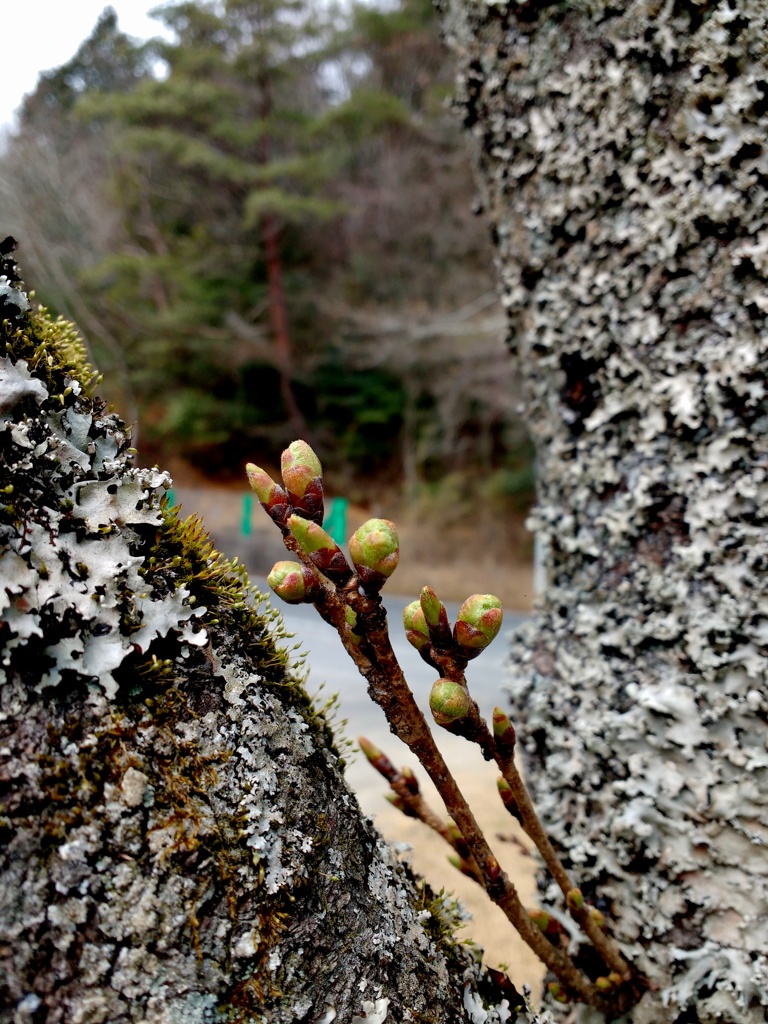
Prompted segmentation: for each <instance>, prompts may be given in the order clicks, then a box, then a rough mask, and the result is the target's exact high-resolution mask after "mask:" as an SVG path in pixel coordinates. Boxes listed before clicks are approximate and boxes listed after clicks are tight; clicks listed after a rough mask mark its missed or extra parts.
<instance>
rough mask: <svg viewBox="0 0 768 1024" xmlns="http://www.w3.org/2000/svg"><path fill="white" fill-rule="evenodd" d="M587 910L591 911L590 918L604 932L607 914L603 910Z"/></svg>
mask: <svg viewBox="0 0 768 1024" xmlns="http://www.w3.org/2000/svg"><path fill="white" fill-rule="evenodd" d="M587 909H588V910H589V916H590V917H591V918H592V920H593V921H594V922H595V924H596V925H597V927H598V928H599V929H600V930H601V931H602V930H603V929H604V928H605V914H604V913H603V912H602V910H598V909H597V907H588V908H587Z"/></svg>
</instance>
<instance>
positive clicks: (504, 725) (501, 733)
mask: <svg viewBox="0 0 768 1024" xmlns="http://www.w3.org/2000/svg"><path fill="white" fill-rule="evenodd" d="M493 735H494V737H495V738H496V743H497V746H498V748H499V749H500V750H504V751H507V752H509V751H514V749H515V740H516V739H517V736H516V733H515V727H514V725H512V723H511V722H510V720H509V718H508V717H507V715H505V714H504V712H503V711H502V710H501V708H500V707H495V708H494V709H493Z"/></svg>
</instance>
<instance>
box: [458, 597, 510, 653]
mask: <svg viewBox="0 0 768 1024" xmlns="http://www.w3.org/2000/svg"><path fill="white" fill-rule="evenodd" d="M502 619H503V613H502V610H501V601H499V599H498V597H494V596H493V594H473V595H472V596H471V597H468V598H467V600H466V601H465V602H464V604H463V605H462V606H461V608H459V614H458V615H457V616H456V625H455V626H454V627H453V637H454V639H455V640H456V643H458V644H460V645H461V647H463V648H464V650H465V654H467V655H469V657H475V656H476V655H477V654H479V653H480V651H482V650H483V648H485V647H487V646H488V644H489V643H491V641H492V640H493V639H494V637H495V636H496V635H497V634H498V632H499V630H500V629H501V622H502Z"/></svg>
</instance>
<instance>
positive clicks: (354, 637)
mask: <svg viewBox="0 0 768 1024" xmlns="http://www.w3.org/2000/svg"><path fill="white" fill-rule="evenodd" d="M344 618H345V619H346V620H347V636H348V637H349V639H350V640H351V641H352V643H353V644H355V646H357V644H359V643H361V642H362V639H363V638H362V636H361V634H360V633H356V632H355V626H356V625H357V612H356V611H355V609H354V608H350V607H349V605H347V606H346V607H345V608H344Z"/></svg>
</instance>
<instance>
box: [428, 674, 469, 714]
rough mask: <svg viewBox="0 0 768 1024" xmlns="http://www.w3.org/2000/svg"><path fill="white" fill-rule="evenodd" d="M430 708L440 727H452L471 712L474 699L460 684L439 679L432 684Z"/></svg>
mask: <svg viewBox="0 0 768 1024" xmlns="http://www.w3.org/2000/svg"><path fill="white" fill-rule="evenodd" d="M429 707H430V710H431V711H432V717H433V718H434V720H435V721H436V722H437V724H438V725H452V724H453V723H454V722H458V721H459V720H460V719H462V718H464V716H465V715H467V714H468V713H469V712H470V711H471V709H472V699H471V698H470V696H469V694H468V693H467V691H466V690H465V689H464V687H463V686H462V685H461V684H460V683H455V682H453V681H452V680H451V679H438V680H437V681H436V682H435V683H433V684H432V692H431V693H430V695H429Z"/></svg>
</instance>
